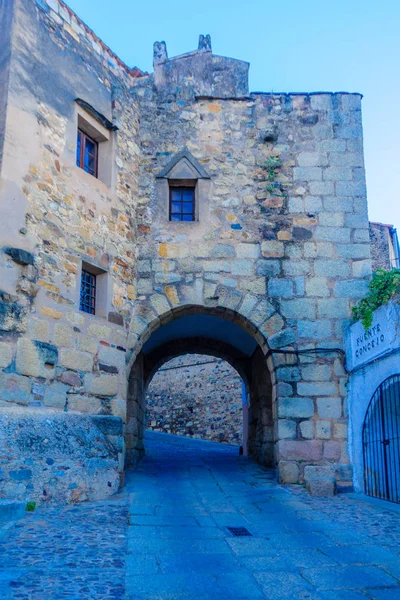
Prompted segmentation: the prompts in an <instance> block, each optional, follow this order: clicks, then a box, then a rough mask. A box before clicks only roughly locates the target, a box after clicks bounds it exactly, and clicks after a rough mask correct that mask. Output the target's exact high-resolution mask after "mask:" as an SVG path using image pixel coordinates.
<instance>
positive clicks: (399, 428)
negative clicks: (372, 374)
mask: <svg viewBox="0 0 400 600" xmlns="http://www.w3.org/2000/svg"><path fill="white" fill-rule="evenodd" d="M363 454H364V484H365V493H366V494H368V495H369V496H374V497H375V498H381V499H383V500H389V501H390V502H397V503H400V375H394V376H392V377H389V378H388V379H386V381H384V382H383V383H382V384H381V385H380V386H379V388H378V389H377V390H376V392H375V393H374V395H373V396H372V399H371V402H370V404H369V407H368V410H367V414H366V417H365V421H364V427H363Z"/></svg>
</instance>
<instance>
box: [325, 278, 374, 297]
mask: <svg viewBox="0 0 400 600" xmlns="http://www.w3.org/2000/svg"><path fill="white" fill-rule="evenodd" d="M333 293H334V295H335V296H338V297H345V298H363V297H364V296H366V295H367V293H368V281H367V280H360V279H349V280H348V281H337V282H336V283H335V286H334V288H333Z"/></svg>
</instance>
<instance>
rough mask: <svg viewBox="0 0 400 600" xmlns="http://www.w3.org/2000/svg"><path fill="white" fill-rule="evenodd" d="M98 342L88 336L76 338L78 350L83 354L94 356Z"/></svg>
mask: <svg viewBox="0 0 400 600" xmlns="http://www.w3.org/2000/svg"><path fill="white" fill-rule="evenodd" d="M98 344H99V342H98V341H97V340H96V338H94V337H90V336H89V335H79V337H78V348H79V350H82V351H83V352H89V353H90V354H96V352H97V347H98Z"/></svg>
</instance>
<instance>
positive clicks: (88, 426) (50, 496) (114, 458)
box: [0, 408, 125, 505]
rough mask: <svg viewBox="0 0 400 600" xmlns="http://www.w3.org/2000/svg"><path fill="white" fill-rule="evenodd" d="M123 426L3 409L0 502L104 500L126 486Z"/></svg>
mask: <svg viewBox="0 0 400 600" xmlns="http://www.w3.org/2000/svg"><path fill="white" fill-rule="evenodd" d="M122 426H123V422H122V419H119V418H117V417H107V416H101V417H94V418H93V420H92V418H91V417H89V416H84V415H69V414H62V413H57V412H55V411H47V412H45V411H43V410H39V409H36V410H34V409H30V410H28V409H26V410H24V411H22V410H18V409H10V408H9V409H7V410H4V409H0V443H1V447H2V448H6V449H7V456H5V457H3V458H2V459H0V473H1V477H0V497H2V498H13V499H16V500H19V501H23V502H25V503H26V502H36V503H37V504H50V505H53V504H68V503H76V502H83V501H86V500H103V499H105V498H107V497H108V496H110V495H112V494H115V493H116V492H117V491H118V489H119V487H120V484H121V481H122V472H123V468H124V459H125V448H124V438H123V435H122V433H123V428H122Z"/></svg>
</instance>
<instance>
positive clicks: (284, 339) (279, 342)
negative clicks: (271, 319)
mask: <svg viewBox="0 0 400 600" xmlns="http://www.w3.org/2000/svg"><path fill="white" fill-rule="evenodd" d="M295 341H296V336H295V333H294V331H293V330H292V329H284V330H283V331H280V332H279V333H276V334H275V335H272V336H271V337H270V338H269V340H268V344H269V347H270V348H272V349H278V348H284V347H285V346H290V345H291V344H294V342H295Z"/></svg>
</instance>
